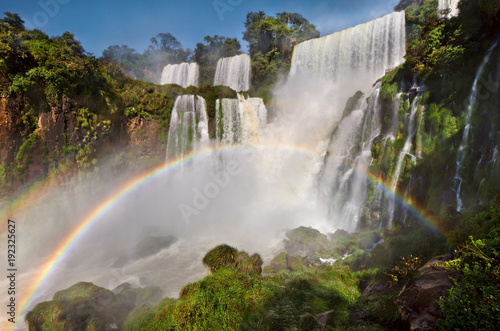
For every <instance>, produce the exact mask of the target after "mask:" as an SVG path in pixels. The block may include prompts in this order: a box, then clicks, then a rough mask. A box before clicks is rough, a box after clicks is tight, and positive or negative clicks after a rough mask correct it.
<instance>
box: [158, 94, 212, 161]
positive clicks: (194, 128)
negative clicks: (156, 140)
mask: <svg viewBox="0 0 500 331" xmlns="http://www.w3.org/2000/svg"><path fill="white" fill-rule="evenodd" d="M204 141H208V116H207V111H206V104H205V99H203V98H202V97H200V96H195V95H181V96H178V97H177V99H176V100H175V104H174V108H173V109H172V116H171V118H170V128H169V131H168V141H167V161H168V160H173V159H176V158H178V157H182V156H185V155H186V154H188V153H189V152H190V151H192V150H193V149H194V148H196V147H197V145H198V144H199V143H200V142H204Z"/></svg>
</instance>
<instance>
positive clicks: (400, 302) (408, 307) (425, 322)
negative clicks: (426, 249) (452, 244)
mask: <svg viewBox="0 0 500 331" xmlns="http://www.w3.org/2000/svg"><path fill="white" fill-rule="evenodd" d="M455 258H456V256H455V254H451V253H449V254H445V255H440V256H437V257H435V258H433V259H431V260H430V261H429V262H427V263H426V264H425V265H424V266H423V267H421V268H420V269H419V276H418V277H416V278H414V279H412V280H410V281H409V282H408V283H407V284H406V285H405V286H404V287H403V289H402V290H401V293H400V294H399V295H398V296H397V298H396V299H395V303H396V305H397V306H398V311H399V313H400V314H401V318H402V320H403V323H404V324H405V325H406V326H407V327H408V328H409V330H419V331H426V330H434V329H435V325H436V321H437V320H438V319H439V318H441V317H442V312H441V309H440V308H439V298H440V297H442V296H443V295H445V294H446V291H447V290H449V289H450V288H451V287H452V286H453V281H452V280H451V278H455V279H456V278H458V277H460V273H459V272H457V271H456V270H449V269H444V268H443V267H439V266H437V264H439V263H443V262H446V261H449V260H453V259H455Z"/></svg>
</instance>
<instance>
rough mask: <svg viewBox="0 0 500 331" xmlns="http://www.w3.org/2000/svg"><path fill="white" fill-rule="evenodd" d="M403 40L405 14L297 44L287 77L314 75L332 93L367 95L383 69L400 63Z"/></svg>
mask: <svg viewBox="0 0 500 331" xmlns="http://www.w3.org/2000/svg"><path fill="white" fill-rule="evenodd" d="M405 40H406V35H405V14H404V12H396V13H392V14H389V15H386V16H384V17H381V18H378V19H376V20H373V21H371V22H368V23H365V24H361V25H358V26H355V27H353V28H349V29H347V30H344V31H341V32H337V33H333V34H331V35H328V36H325V37H322V38H319V39H312V40H308V41H305V42H303V43H301V44H299V45H297V47H295V50H294V53H293V59H292V68H291V71H290V75H291V76H294V75H297V74H300V73H302V72H306V73H308V74H318V75H320V76H323V77H325V78H326V79H327V80H328V81H330V82H331V84H332V86H333V88H335V89H336V90H339V89H342V90H345V89H346V88H347V89H348V90H349V92H351V91H352V93H351V94H350V95H352V94H354V92H355V91H357V90H362V91H365V92H368V91H367V90H368V89H369V86H370V85H371V84H373V83H374V82H375V81H376V80H377V79H379V78H380V77H382V76H383V75H384V74H385V71H386V70H387V69H393V68H394V67H396V66H398V65H400V64H402V63H403V62H404V59H403V56H404V55H405Z"/></svg>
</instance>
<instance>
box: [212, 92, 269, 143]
mask: <svg viewBox="0 0 500 331" xmlns="http://www.w3.org/2000/svg"><path fill="white" fill-rule="evenodd" d="M216 118H217V121H216V122H217V127H216V136H217V139H218V140H219V141H220V142H222V143H223V144H224V145H232V144H245V145H257V144H258V143H259V140H260V139H259V138H260V134H261V133H260V132H261V129H262V127H263V126H264V125H265V124H266V123H267V109H266V106H265V105H264V102H263V100H262V99H260V98H249V99H245V98H243V97H242V96H240V95H238V99H222V100H217V101H216Z"/></svg>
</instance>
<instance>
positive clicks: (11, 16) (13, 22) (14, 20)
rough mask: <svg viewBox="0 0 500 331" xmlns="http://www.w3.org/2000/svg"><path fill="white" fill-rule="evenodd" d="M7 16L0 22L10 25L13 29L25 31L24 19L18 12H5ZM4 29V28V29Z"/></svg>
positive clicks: (3, 24) (3, 25)
mask: <svg viewBox="0 0 500 331" xmlns="http://www.w3.org/2000/svg"><path fill="white" fill-rule="evenodd" d="M4 14H5V17H4V18H3V19H1V20H0V23H1V25H2V28H3V27H9V28H11V29H12V30H15V31H23V30H24V29H25V28H24V21H23V20H22V19H21V17H19V15H18V14H16V13H11V12H8V11H6V12H4ZM2 30H3V29H2Z"/></svg>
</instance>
